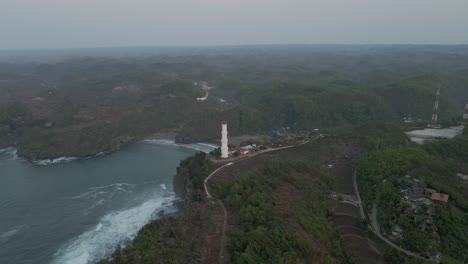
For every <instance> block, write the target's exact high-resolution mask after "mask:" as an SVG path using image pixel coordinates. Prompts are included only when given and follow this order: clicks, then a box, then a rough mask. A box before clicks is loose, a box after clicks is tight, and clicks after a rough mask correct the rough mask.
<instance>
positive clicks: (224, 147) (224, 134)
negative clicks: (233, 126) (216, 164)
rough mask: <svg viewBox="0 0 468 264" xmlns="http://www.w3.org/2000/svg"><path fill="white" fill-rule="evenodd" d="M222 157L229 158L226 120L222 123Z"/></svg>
mask: <svg viewBox="0 0 468 264" xmlns="http://www.w3.org/2000/svg"><path fill="white" fill-rule="evenodd" d="M221 158H223V159H227V158H228V131H227V122H226V121H225V122H223V124H222V125H221Z"/></svg>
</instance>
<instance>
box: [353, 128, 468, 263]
mask: <svg viewBox="0 0 468 264" xmlns="http://www.w3.org/2000/svg"><path fill="white" fill-rule="evenodd" d="M467 142H468V141H467V136H466V135H462V136H459V137H457V138H455V139H453V140H442V141H439V142H435V143H432V144H428V145H424V146H418V145H414V144H408V143H404V144H396V145H387V146H384V147H381V148H378V149H374V150H373V151H372V152H370V153H369V155H367V157H366V158H364V159H363V160H362V161H361V163H360V166H359V168H358V170H357V174H358V183H359V189H360V191H361V196H362V198H363V202H364V205H365V206H366V209H367V211H368V212H369V215H370V212H372V210H373V209H377V220H378V223H379V224H380V228H381V229H382V232H383V233H384V234H385V235H386V236H388V237H391V238H392V239H393V240H394V241H395V242H397V243H398V244H400V245H401V246H403V247H404V248H407V249H409V250H411V251H413V252H418V253H421V254H423V255H427V256H435V255H437V254H438V253H441V254H442V260H443V261H444V263H445V262H447V263H459V262H456V261H461V260H462V259H463V257H464V255H466V254H468V252H467V248H468V232H467V229H466V226H467V225H468V215H467V213H466V212H468V195H467V191H468V186H467V182H466V181H464V180H462V179H461V178H460V177H458V176H457V174H459V173H465V174H466V173H467V167H466V153H468V144H467ZM427 188H429V189H427ZM431 189H434V190H435V191H437V192H441V193H445V194H448V195H449V202H448V203H447V204H444V203H439V202H436V201H430V192H432V191H428V190H431ZM424 199H426V200H424ZM429 201H430V202H429ZM374 206H376V207H375V208H373V207H374ZM452 261H453V262H452Z"/></svg>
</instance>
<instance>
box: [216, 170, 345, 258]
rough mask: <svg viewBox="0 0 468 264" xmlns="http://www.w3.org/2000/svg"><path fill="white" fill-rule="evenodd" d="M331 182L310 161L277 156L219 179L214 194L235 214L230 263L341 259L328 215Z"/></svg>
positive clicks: (342, 254) (341, 252) (340, 245)
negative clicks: (221, 181)
mask: <svg viewBox="0 0 468 264" xmlns="http://www.w3.org/2000/svg"><path fill="white" fill-rule="evenodd" d="M332 182H333V181H332V179H331V178H330V177H329V176H328V175H327V174H326V173H325V172H323V171H322V170H321V169H319V167H318V166H317V165H314V164H313V163H310V162H279V163H266V164H265V165H263V166H262V167H261V168H260V169H258V170H256V171H254V172H250V173H244V174H243V175H240V176H238V177H236V179H235V180H234V181H233V182H232V183H224V184H218V185H217V187H216V188H217V192H216V193H217V197H219V198H221V199H223V201H224V202H225V205H226V206H227V207H228V208H229V211H231V212H232V213H233V214H234V215H238V219H239V220H238V221H239V225H240V226H239V229H240V230H238V231H237V232H234V233H233V234H232V235H231V236H230V240H229V241H230V243H229V248H230V255H231V257H232V261H233V263H296V262H298V261H301V260H302V261H305V262H306V263H346V261H347V257H346V256H345V255H344V253H343V250H342V242H341V240H340V238H339V236H338V235H337V233H336V231H335V230H334V228H333V227H332V226H331V225H330V223H329V222H328V219H327V210H328V209H329V207H330V198H329V197H330V190H331V187H332Z"/></svg>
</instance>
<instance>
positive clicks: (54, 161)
mask: <svg viewBox="0 0 468 264" xmlns="http://www.w3.org/2000/svg"><path fill="white" fill-rule="evenodd" d="M77 159H78V158H77V157H60V158H56V159H45V160H36V161H34V163H36V164H38V165H44V166H47V165H51V164H57V163H61V162H70V161H74V160H77Z"/></svg>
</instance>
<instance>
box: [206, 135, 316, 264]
mask: <svg viewBox="0 0 468 264" xmlns="http://www.w3.org/2000/svg"><path fill="white" fill-rule="evenodd" d="M307 143H309V140H307V141H304V142H302V143H299V144H296V145H291V146H285V147H280V148H272V149H266V150H263V151H259V152H256V153H253V154H250V155H248V156H245V157H242V158H239V159H237V160H235V161H231V162H229V163H226V164H225V165H223V166H221V167H219V168H217V169H216V170H214V171H213V172H212V173H210V175H208V177H206V178H205V180H204V181H203V187H204V189H205V194H206V198H207V199H212V198H213V197H212V196H211V194H210V191H209V190H208V182H209V181H210V179H212V178H213V176H214V175H216V173H218V172H219V171H220V170H222V169H224V168H226V167H229V166H232V165H233V164H234V163H237V162H239V161H243V160H246V159H250V158H252V157H255V156H257V155H260V154H264V153H267V152H272V151H278V150H283V149H288V148H294V147H298V146H302V145H305V144H307ZM221 205H222V206H223V211H224V219H223V231H222V235H221V250H220V251H219V257H218V263H223V259H224V248H225V245H224V244H225V243H226V239H225V237H226V227H227V210H226V207H225V206H224V203H223V201H221Z"/></svg>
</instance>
